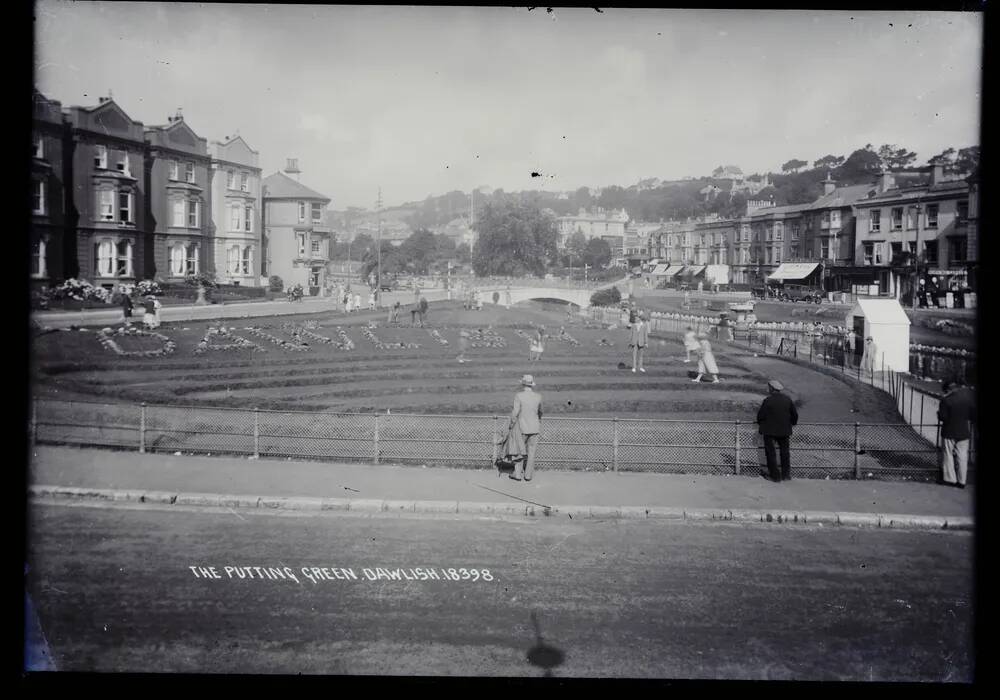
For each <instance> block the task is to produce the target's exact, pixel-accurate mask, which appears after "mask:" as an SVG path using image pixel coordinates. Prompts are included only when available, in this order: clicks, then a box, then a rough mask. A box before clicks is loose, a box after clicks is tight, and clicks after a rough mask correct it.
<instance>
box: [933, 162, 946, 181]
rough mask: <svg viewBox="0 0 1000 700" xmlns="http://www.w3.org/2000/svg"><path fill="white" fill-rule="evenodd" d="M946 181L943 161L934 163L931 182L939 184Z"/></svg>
mask: <svg viewBox="0 0 1000 700" xmlns="http://www.w3.org/2000/svg"><path fill="white" fill-rule="evenodd" d="M941 182H944V165H943V164H942V163H934V165H933V166H932V167H931V184H932V185H937V184H940V183H941Z"/></svg>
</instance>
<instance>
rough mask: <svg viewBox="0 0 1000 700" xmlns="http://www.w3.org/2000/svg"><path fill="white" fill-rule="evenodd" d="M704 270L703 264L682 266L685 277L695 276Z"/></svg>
mask: <svg viewBox="0 0 1000 700" xmlns="http://www.w3.org/2000/svg"><path fill="white" fill-rule="evenodd" d="M704 271H705V266H704V265H690V266H688V267H685V268H684V276H685V277H697V276H698V275H700V274H701V273H703V272H704Z"/></svg>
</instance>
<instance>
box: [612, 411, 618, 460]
mask: <svg viewBox="0 0 1000 700" xmlns="http://www.w3.org/2000/svg"><path fill="white" fill-rule="evenodd" d="M612 424H613V425H614V430H615V432H614V438H613V442H612V455H611V468H612V469H613V470H614V472H615V473H616V474H617V473H618V418H617V417H615V418H613V419H612Z"/></svg>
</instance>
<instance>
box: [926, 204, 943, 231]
mask: <svg viewBox="0 0 1000 700" xmlns="http://www.w3.org/2000/svg"><path fill="white" fill-rule="evenodd" d="M931 210H933V211H934V218H933V219H931ZM940 215H941V209H940V208H939V207H938V205H937V204H928V205H927V212H926V216H927V219H926V223H925V224H924V228H937V227H938V217H939V216H940Z"/></svg>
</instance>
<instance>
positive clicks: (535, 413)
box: [510, 374, 542, 481]
mask: <svg viewBox="0 0 1000 700" xmlns="http://www.w3.org/2000/svg"><path fill="white" fill-rule="evenodd" d="M534 386H535V379H534V377H532V376H531V375H530V374H526V375H524V376H523V377H521V387H522V389H521V392H520V393H518V394H514V410H513V411H511V414H510V427H514V423H517V425H518V427H519V428H520V429H521V434H522V435H523V436H524V446H525V453H526V454H527V455H528V458H527V460H525V462H515V463H514V473H513V474H511V475H510V478H511V479H514V480H515V481H520V480H521V479H522V476H523V479H524V480H525V481H531V477H532V476H533V475H534V472H535V448H537V447H538V435H539V434H540V433H541V432H542V395H541V394H539V393H537V392H535V391H534V390H533V387H534ZM522 464H523V465H524V474H523V475H522V473H521V465H522Z"/></svg>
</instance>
